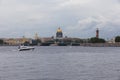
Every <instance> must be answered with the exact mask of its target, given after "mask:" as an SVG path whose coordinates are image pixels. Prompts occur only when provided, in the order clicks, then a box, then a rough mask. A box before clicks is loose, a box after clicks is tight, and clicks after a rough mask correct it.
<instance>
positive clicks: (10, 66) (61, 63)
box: [0, 46, 120, 80]
mask: <svg viewBox="0 0 120 80" xmlns="http://www.w3.org/2000/svg"><path fill="white" fill-rule="evenodd" d="M119 74H120V48H117V47H67V46H66V47H35V50H34V51H21V52H19V51H18V50H17V47H0V80H120V75H119Z"/></svg>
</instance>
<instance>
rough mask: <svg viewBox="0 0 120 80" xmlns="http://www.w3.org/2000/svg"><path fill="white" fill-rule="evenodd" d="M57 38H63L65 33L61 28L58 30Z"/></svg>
mask: <svg viewBox="0 0 120 80" xmlns="http://www.w3.org/2000/svg"><path fill="white" fill-rule="evenodd" d="M56 38H57V39H61V38H63V33H62V30H61V29H60V28H58V30H57V32H56Z"/></svg>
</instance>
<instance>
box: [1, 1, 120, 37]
mask: <svg viewBox="0 0 120 80" xmlns="http://www.w3.org/2000/svg"><path fill="white" fill-rule="evenodd" d="M58 27H61V28H62V30H63V33H64V36H69V37H79V38H89V37H94V36H95V30H96V28H99V29H100V37H102V38H113V37H114V36H117V35H120V0H0V37H1V38H3V37H22V36H26V37H33V36H34V34H35V33H38V34H39V36H40V37H49V36H54V35H55V34H56V30H57V28H58Z"/></svg>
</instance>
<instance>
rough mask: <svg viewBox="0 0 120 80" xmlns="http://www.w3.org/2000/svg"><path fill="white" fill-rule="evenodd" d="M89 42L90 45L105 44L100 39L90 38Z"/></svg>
mask: <svg viewBox="0 0 120 80" xmlns="http://www.w3.org/2000/svg"><path fill="white" fill-rule="evenodd" d="M89 42H90V43H105V42H106V41H105V40H104V39H102V38H96V37H92V38H91V39H90V41H89Z"/></svg>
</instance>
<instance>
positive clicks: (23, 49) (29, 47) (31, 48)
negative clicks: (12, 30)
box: [18, 46, 35, 51]
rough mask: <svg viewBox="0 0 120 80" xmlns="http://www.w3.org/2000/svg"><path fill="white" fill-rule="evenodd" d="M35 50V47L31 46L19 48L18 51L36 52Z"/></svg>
mask: <svg viewBox="0 0 120 80" xmlns="http://www.w3.org/2000/svg"><path fill="white" fill-rule="evenodd" d="M34 49H35V48H34V47H31V46H19V47H18V50H19V51H25V50H34Z"/></svg>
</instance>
